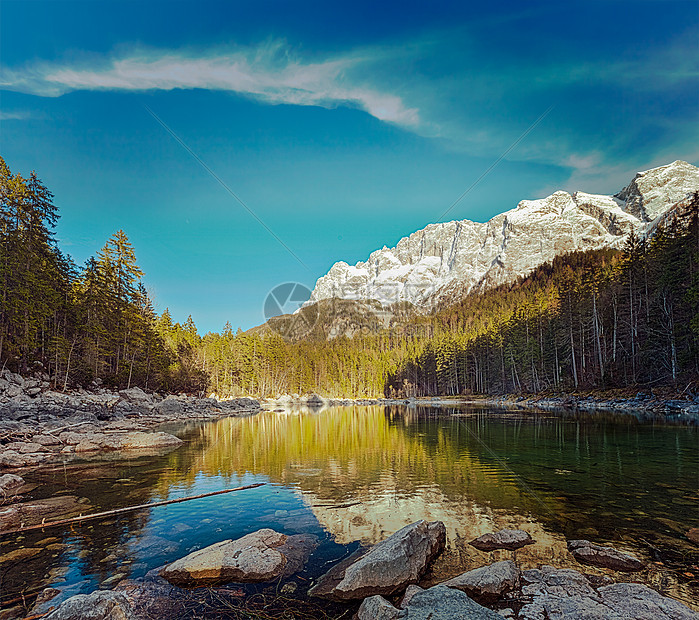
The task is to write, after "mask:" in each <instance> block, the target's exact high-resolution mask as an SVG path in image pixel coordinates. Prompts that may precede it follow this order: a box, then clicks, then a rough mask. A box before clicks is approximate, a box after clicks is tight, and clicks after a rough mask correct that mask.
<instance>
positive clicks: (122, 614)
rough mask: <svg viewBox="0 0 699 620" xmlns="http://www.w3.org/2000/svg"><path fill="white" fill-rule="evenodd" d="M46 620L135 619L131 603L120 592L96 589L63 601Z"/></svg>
mask: <svg viewBox="0 0 699 620" xmlns="http://www.w3.org/2000/svg"><path fill="white" fill-rule="evenodd" d="M45 618H46V620H137V616H136V615H135V614H134V612H133V609H132V608H131V604H130V603H129V601H128V599H127V598H126V596H125V595H124V594H123V593H121V592H113V591H111V590H98V591H97V592H93V593H92V594H77V595H76V596H71V597H70V598H69V599H67V600H65V601H63V603H61V604H60V605H59V606H58V607H57V608H56V609H55V610H54V611H52V612H51V613H50V614H48V615H47V616H45Z"/></svg>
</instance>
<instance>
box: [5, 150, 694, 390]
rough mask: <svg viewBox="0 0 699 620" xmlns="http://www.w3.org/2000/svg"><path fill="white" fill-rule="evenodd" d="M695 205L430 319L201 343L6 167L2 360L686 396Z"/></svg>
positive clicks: (156, 373)
mask: <svg viewBox="0 0 699 620" xmlns="http://www.w3.org/2000/svg"><path fill="white" fill-rule="evenodd" d="M698 210H699V197H697V196H696V195H695V196H694V197H693V198H692V199H690V200H688V201H687V203H686V205H685V213H684V216H683V218H682V221H677V220H673V221H670V222H669V223H668V224H667V225H665V226H663V227H662V228H658V230H657V231H656V233H655V234H654V236H653V237H652V238H651V239H650V240H648V241H645V240H641V239H637V238H634V237H631V238H629V240H628V243H627V246H626V248H625V250H624V251H622V252H619V251H615V250H599V251H594V252H577V253H573V254H568V255H565V256H560V257H558V258H556V259H555V260H554V261H553V262H552V263H549V264H546V265H543V266H541V267H539V268H538V269H536V270H535V271H534V272H532V273H531V274H529V275H528V276H527V277H525V278H520V279H519V280H518V281H517V282H515V283H513V284H509V285H503V286H500V287H498V288H494V289H490V290H486V291H484V292H476V293H472V294H470V295H468V296H467V297H465V298H464V299H462V300H461V301H459V302H458V303H456V304H455V305H451V306H449V307H445V308H442V309H440V310H438V311H436V312H434V313H433V314H430V315H428V316H420V315H418V314H416V313H411V312H408V311H406V310H403V311H402V312H401V313H400V315H399V316H398V318H397V319H396V320H394V321H392V322H391V323H390V326H389V327H383V326H381V325H380V324H378V323H377V322H376V321H373V319H371V317H369V318H368V319H367V320H369V321H370V322H369V323H368V329H358V330H357V333H356V335H355V336H354V337H352V338H348V337H340V338H336V339H330V340H329V339H327V338H325V337H323V335H322V332H319V331H318V330H316V331H314V332H313V334H312V335H311V336H310V337H306V338H302V339H286V338H284V337H282V336H281V335H280V334H278V333H275V332H274V331H273V330H271V329H262V330H260V329H258V330H251V331H249V332H245V333H243V332H241V331H240V330H238V332H237V333H234V332H233V330H232V328H231V326H230V324H227V325H226V326H225V328H224V329H223V331H222V332H221V333H208V334H206V335H204V336H203V337H202V336H200V335H199V334H198V332H197V328H196V326H195V324H194V322H193V321H192V319H191V317H189V318H188V320H187V321H186V322H185V323H184V324H183V325H181V324H179V323H173V321H172V317H171V316H170V313H169V312H168V311H167V310H166V311H165V312H164V313H163V314H162V315H161V316H158V315H157V314H156V313H155V311H154V310H153V307H152V304H151V301H150V300H149V298H148V295H147V293H146V289H145V287H144V285H143V281H142V279H143V276H144V274H143V272H142V271H141V269H140V268H139V267H138V265H137V261H136V255H135V251H134V248H133V246H132V245H131V243H130V242H129V240H128V238H127V236H126V234H125V233H124V232H123V231H121V230H120V231H117V232H116V233H115V234H114V235H113V236H112V237H111V238H110V239H109V240H108V241H107V242H106V243H105V245H104V247H103V248H102V249H100V250H99V251H97V252H96V254H95V256H94V257H92V258H90V259H89V260H88V261H87V262H86V263H85V265H83V266H81V267H78V266H76V265H75V264H74V263H73V261H72V260H71V258H70V257H69V256H67V255H65V254H64V253H63V252H62V251H61V250H60V248H59V247H58V244H57V243H56V240H55V238H54V233H53V231H54V227H55V224H56V222H57V219H58V211H57V208H56V206H55V205H54V203H53V196H52V194H51V192H50V191H49V190H48V189H47V188H46V187H45V186H44V185H43V184H42V182H41V181H40V180H39V178H38V177H37V175H36V174H35V173H33V172H32V173H31V174H30V175H29V177H28V178H24V177H22V176H21V175H20V174H13V173H12V172H11V171H10V169H9V167H8V166H7V164H6V163H5V161H4V160H2V159H1V158H0V225H1V230H0V286H1V287H2V291H1V293H0V301H1V307H0V362H1V363H2V365H3V366H4V367H8V368H10V369H12V370H15V371H18V372H20V373H23V374H26V373H31V372H36V371H41V372H45V373H47V374H48V375H49V376H50V377H51V379H52V382H53V386H54V388H55V389H66V388H68V387H75V386H88V385H90V384H91V383H92V382H93V381H94V380H101V381H102V382H104V383H105V384H106V385H109V386H113V387H129V386H136V385H137V386H140V387H142V388H143V389H145V390H162V391H169V392H179V391H187V392H202V391H205V390H207V391H210V392H214V393H216V394H217V395H219V396H222V397H223V396H232V395H241V394H250V395H258V396H270V395H276V394H281V393H297V394H303V393H306V392H311V391H315V392H319V393H321V394H323V395H326V396H334V397H361V396H365V397H379V396H424V395H436V394H441V395H444V394H450V395H457V394H466V393H491V394H492V393H512V392H527V393H532V392H540V391H545V390H561V391H566V390H576V389H606V388H614V387H626V386H637V385H644V386H655V385H658V386H660V385H671V386H674V387H678V386H681V387H684V386H685V385H687V384H688V383H691V382H692V381H695V380H697V377H699V223H698V222H697V211H698ZM346 306H347V304H325V305H324V306H322V307H319V308H320V309H319V310H317V311H318V312H321V313H322V312H328V311H332V310H333V309H334V311H340V312H347V311H348V307H346ZM325 318H327V317H325ZM345 318H347V317H345ZM353 320H354V319H353Z"/></svg>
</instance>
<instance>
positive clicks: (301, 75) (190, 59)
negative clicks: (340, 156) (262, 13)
mask: <svg viewBox="0 0 699 620" xmlns="http://www.w3.org/2000/svg"><path fill="white" fill-rule="evenodd" d="M375 61H376V60H375V59H372V60H371V62H375ZM367 62H370V61H369V59H367V58H366V57H362V56H359V55H347V56H341V57H338V58H331V59H327V60H322V61H320V62H307V61H303V60H299V59H297V58H294V57H293V56H292V54H291V53H290V51H289V49H288V48H287V47H286V46H284V45H283V44H280V43H275V44H267V45H262V46H259V47H256V48H245V49H237V50H234V51H227V52H219V53H206V54H197V53H186V52H179V53H177V52H158V51H153V50H151V51H140V52H133V53H131V54H125V55H122V56H118V57H112V58H110V59H108V60H106V61H104V62H102V63H99V64H98V65H96V64H95V63H94V61H93V62H91V63H89V64H88V63H85V64H82V65H73V66H61V65H57V64H48V63H47V64H38V65H33V66H29V67H26V68H24V69H21V70H8V71H5V72H4V73H3V76H2V78H1V79H0V87H4V88H6V89H9V90H16V91H20V92H26V93H32V94H35V95H40V96H44V97H57V96H60V95H63V94H65V93H68V92H71V91H77V90H122V91H123V90H125V91H149V90H175V89H207V90H219V91H230V92H234V93H239V94H241V95H246V96H250V97H254V98H256V99H259V100H261V101H265V102H267V103H271V104H281V103H286V104H293V105H302V106H322V107H338V106H350V107H357V108H360V109H362V110H365V111H366V112H368V113H369V114H371V115H372V116H374V117H376V118H378V119H379V120H382V121H386V122H390V123H395V124H398V125H405V126H415V125H417V124H418V123H419V115H418V110H417V109H415V108H409V107H407V106H406V105H405V104H404V102H403V100H402V99H401V97H400V96H398V95H396V94H393V93H390V92H386V91H384V90H382V89H379V88H376V87H375V86H372V85H371V84H366V83H364V82H363V81H362V80H361V79H360V78H359V76H358V74H360V73H361V71H358V69H359V68H360V65H363V64H366V63H367Z"/></svg>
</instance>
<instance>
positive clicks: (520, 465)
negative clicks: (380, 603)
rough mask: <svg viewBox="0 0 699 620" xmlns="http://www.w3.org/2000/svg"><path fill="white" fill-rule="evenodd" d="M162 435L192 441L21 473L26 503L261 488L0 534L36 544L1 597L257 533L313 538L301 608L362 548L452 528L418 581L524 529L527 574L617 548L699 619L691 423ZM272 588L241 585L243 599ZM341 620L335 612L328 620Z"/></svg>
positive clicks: (494, 419) (7, 566)
mask: <svg viewBox="0 0 699 620" xmlns="http://www.w3.org/2000/svg"><path fill="white" fill-rule="evenodd" d="M162 430H167V431H168V432H172V433H174V434H177V435H178V436H179V437H181V438H182V439H184V440H185V444H184V445H183V446H182V447H180V448H178V449H176V450H174V451H172V452H169V453H168V454H163V455H159V456H158V455H151V456H147V455H131V456H129V458H124V457H123V455H122V457H121V458H114V459H111V460H104V459H103V460H99V461H94V460H93V461H82V462H78V461H71V462H68V463H65V464H58V465H51V466H46V467H44V468H42V469H40V470H37V471H35V472H31V473H29V472H27V474H26V475H25V474H23V475H24V477H25V479H26V480H27V481H28V482H31V483H37V484H38V485H39V486H37V488H36V489H35V491H34V492H33V493H32V498H33V499H38V498H45V497H54V496H60V495H75V496H78V497H81V498H86V500H83V501H85V505H86V509H85V513H90V512H97V511H100V510H109V509H113V508H118V507H122V506H129V505H136V504H142V503H149V502H155V501H160V500H166V499H173V498H178V497H186V496H190V495H197V494H200V493H206V492H209V491H216V490H219V489H225V488H231V487H237V486H241V485H245V484H250V483H255V482H264V483H266V484H265V485H264V486H261V487H259V488H256V489H251V490H244V491H239V492H235V493H229V494H225V495H219V496H216V497H211V498H206V499H200V500H193V501H189V502H183V503H179V504H174V505H170V506H163V507H158V508H149V509H142V510H139V511H136V512H133V513H129V514H125V515H121V516H120V517H118V518H110V519H104V520H101V521H94V522H89V523H84V524H82V525H80V526H73V527H67V528H59V527H54V528H50V529H46V530H45V531H43V532H35V533H26V534H24V535H20V536H19V537H17V536H5V537H0V555H5V554H7V553H9V552H11V551H13V550H16V549H19V548H23V547H24V548H26V547H30V548H32V549H36V554H35V555H34V556H33V557H30V558H27V559H23V560H22V561H21V562H17V563H12V562H5V563H0V575H1V577H0V578H1V579H2V581H1V582H0V586H1V588H0V590H1V592H2V600H3V601H4V602H7V601H9V600H11V599H13V598H17V597H19V596H20V595H21V594H22V592H25V593H27V594H29V595H31V593H32V592H34V591H36V590H37V589H39V588H41V587H45V586H48V585H51V586H53V587H56V588H58V589H59V590H61V594H60V595H59V596H58V597H57V598H56V599H54V600H55V601H56V602H59V601H60V600H62V599H64V598H67V597H68V596H71V595H73V594H76V593H81V592H90V591H92V590H94V589H96V588H98V587H113V586H114V585H116V583H117V582H118V581H120V580H121V579H122V578H127V577H129V578H138V577H142V576H143V575H145V574H146V573H147V572H148V571H149V570H151V569H153V568H157V567H159V566H162V565H163V564H166V563H168V562H171V561H173V560H175V559H177V558H179V557H182V556H183V555H185V554H187V553H189V552H191V551H193V550H195V549H199V548H202V547H204V546H206V545H209V544H212V543H214V542H218V541H220V540H224V539H228V538H237V537H240V536H242V535H244V534H247V533H249V532H253V531H255V530H257V529H260V528H262V527H271V528H274V529H276V530H277V531H280V532H283V533H286V534H294V533H310V534H314V535H316V536H318V537H319V539H320V541H321V542H320V545H319V547H318V549H317V550H316V551H315V552H314V554H313V555H312V556H311V559H310V561H309V564H308V566H307V568H306V569H305V570H304V572H303V573H301V574H299V575H297V576H295V577H291V578H289V580H288V581H293V582H294V584H295V586H296V592H297V593H296V594H295V596H299V597H302V596H303V592H305V590H307V589H308V586H309V585H310V584H311V583H312V581H313V579H314V578H315V577H317V576H318V575H320V574H322V573H323V572H325V571H326V570H327V569H328V568H329V567H330V566H331V565H332V564H333V563H334V562H335V561H337V560H338V559H340V558H342V557H345V556H346V555H347V554H348V553H349V552H351V551H353V550H354V549H356V548H357V546H358V545H359V544H373V543H376V542H378V541H380V540H382V539H383V538H385V537H387V536H388V535H390V534H392V533H393V532H395V531H397V530H398V529H400V528H401V527H403V526H404V525H407V524H409V523H412V522H414V521H417V520H419V519H428V520H441V521H443V522H444V523H445V525H446V528H447V537H448V539H447V549H446V551H445V553H444V554H443V555H442V556H441V557H440V558H439V559H438V560H437V562H436V563H435V565H434V567H433V568H432V570H431V572H430V573H429V574H428V575H427V576H426V579H425V581H426V583H436V582H437V581H441V580H442V579H445V578H447V577H450V576H452V575H455V574H458V573H460V572H463V571H465V570H468V569H470V568H475V567H478V566H482V565H484V564H487V563H490V562H493V561H497V560H500V559H507V558H510V557H512V552H508V551H499V552H493V553H484V552H481V551H478V550H476V549H474V548H472V547H471V546H470V545H468V544H467V543H468V541H469V540H472V539H473V538H475V537H477V536H479V535H481V534H483V533H485V532H488V531H494V530H498V529H501V528H503V527H515V528H522V529H525V530H527V531H528V532H529V533H530V534H531V535H532V536H533V537H534V539H535V540H536V541H537V544H536V545H531V546H528V547H525V548H524V549H521V550H520V551H518V552H517V556H516V559H517V561H518V562H520V563H521V565H522V567H523V568H530V567H534V566H536V565H539V564H541V563H547V564H551V565H554V566H559V567H563V566H568V567H575V568H578V569H580V570H583V569H584V570H585V571H586V572H600V571H596V569H590V568H586V567H582V566H580V565H577V564H576V562H575V560H574V559H573V558H572V556H570V554H569V553H568V552H567V550H566V539H569V538H586V539H589V540H592V541H595V542H602V543H610V544H613V545H614V546H615V547H617V548H619V549H620V550H624V551H630V552H632V553H634V554H636V555H638V556H639V557H641V558H642V559H644V560H646V561H648V562H649V568H648V569H647V570H646V571H644V572H643V573H642V574H641V579H643V580H644V581H645V582H646V583H649V584H651V585H652V586H653V587H655V588H656V589H659V590H661V591H662V592H663V593H664V594H668V595H671V596H673V597H674V598H677V599H679V600H681V601H682V602H684V603H685V604H688V605H690V606H692V607H693V608H694V609H697V604H696V601H697V600H699V581H698V580H699V567H698V566H697V564H699V548H698V547H697V546H695V545H693V544H692V543H691V542H689V541H688V539H687V538H686V536H685V533H686V531H687V530H688V529H690V528H692V527H697V526H698V525H699V512H698V509H699V449H698V448H699V429H698V428H697V427H696V426H692V425H689V424H683V423H680V422H679V421H674V423H669V422H663V423H661V422H659V421H658V420H657V419H648V420H645V419H643V418H642V417H636V416H633V415H630V414H627V413H625V414H620V415H612V414H589V413H586V414H571V413H551V412H547V413H534V412H515V411H506V410H498V409H490V408H483V407H466V406H464V407H456V408H452V407H423V406H410V407H408V406H390V407H389V406H372V407H333V408H326V409H322V410H308V409H298V410H288V411H284V412H272V411H269V412H264V413H261V414H259V415H255V416H251V417H243V418H226V419H220V420H217V421H214V422H207V423H195V422H192V423H189V424H185V425H182V424H179V425H169V426H167V427H165V428H163V429H162ZM88 500H89V504H88ZM0 559H1V558H0ZM615 578H616V579H619V580H621V579H631V578H638V577H629V576H626V577H623V576H620V575H618V574H617V575H615ZM278 585H279V584H277V586H278ZM277 586H275V587H277ZM268 587H269V586H265V585H262V586H260V585H256V586H248V587H247V588H246V589H244V590H243V591H242V593H241V594H240V596H241V597H244V596H245V595H246V593H248V594H249V593H251V592H263V591H265V590H264V589H265V588H268ZM343 611H346V610H345V608H341V607H338V606H334V607H333V606H326V612H327V613H328V617H339V616H340V615H341V614H342V612H343Z"/></svg>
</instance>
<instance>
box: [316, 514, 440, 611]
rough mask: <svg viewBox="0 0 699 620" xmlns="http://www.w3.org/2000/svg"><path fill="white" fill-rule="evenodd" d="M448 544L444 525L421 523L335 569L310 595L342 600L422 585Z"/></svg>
mask: <svg viewBox="0 0 699 620" xmlns="http://www.w3.org/2000/svg"><path fill="white" fill-rule="evenodd" d="M445 542H446V528H445V527H444V523H442V522H441V521H434V522H431V523H428V522H427V521H424V520H423V521H417V522H416V523H413V524H411V525H407V526H405V527H404V528H402V529H401V530H399V531H397V532H396V533H395V534H393V535H392V536H389V537H388V538H387V539H386V540H383V541H381V542H380V543H378V544H377V545H375V546H374V547H372V548H371V549H369V550H368V551H365V552H362V553H361V554H357V555H355V556H352V557H350V558H348V559H347V560H346V561H344V562H341V563H340V564H338V565H336V566H334V567H333V568H332V569H331V570H330V571H328V572H327V573H326V574H325V575H323V576H322V577H321V578H320V579H319V580H318V583H317V584H316V585H315V586H314V587H313V588H311V589H310V590H309V594H311V595H313V596H323V597H327V598H330V599H333V600H340V601H344V600H352V599H362V598H365V597H367V596H372V595H374V594H381V595H383V596H389V595H391V594H395V593H396V592H400V591H402V590H404V589H405V588H406V587H407V586H408V585H410V584H411V583H417V582H418V580H419V579H420V577H421V576H422V575H423V574H424V572H425V570H426V569H427V567H428V566H429V564H430V563H431V562H432V561H433V560H434V559H435V558H436V557H437V556H438V555H439V554H440V553H441V552H442V550H443V549H444V544H445Z"/></svg>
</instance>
